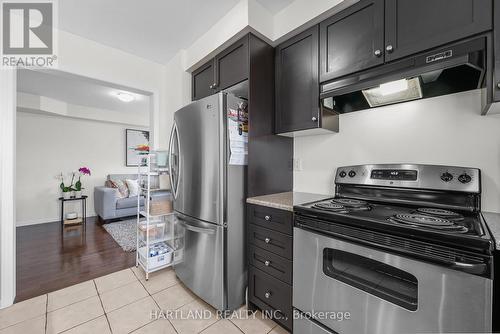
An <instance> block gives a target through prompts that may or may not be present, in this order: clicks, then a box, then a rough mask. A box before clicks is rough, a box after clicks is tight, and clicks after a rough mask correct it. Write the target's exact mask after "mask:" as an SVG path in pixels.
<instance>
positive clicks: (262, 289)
mask: <svg viewBox="0 0 500 334" xmlns="http://www.w3.org/2000/svg"><path fill="white" fill-rule="evenodd" d="M248 272H249V287H248V294H249V298H250V301H251V302H252V303H254V304H255V305H257V306H258V307H260V308H261V309H262V310H263V311H278V312H273V313H271V314H273V315H274V317H277V318H276V319H274V320H275V321H277V322H280V323H282V324H283V325H284V326H285V327H287V328H289V329H290V328H292V323H293V313H292V287H291V286H290V285H288V284H284V283H283V282H281V281H280V280H278V279H276V278H274V277H272V276H270V275H268V274H266V273H264V272H263V271H261V270H259V269H256V268H255V267H253V266H250V267H249V271H248Z"/></svg>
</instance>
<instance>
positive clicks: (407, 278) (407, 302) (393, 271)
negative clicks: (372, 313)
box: [323, 248, 418, 311]
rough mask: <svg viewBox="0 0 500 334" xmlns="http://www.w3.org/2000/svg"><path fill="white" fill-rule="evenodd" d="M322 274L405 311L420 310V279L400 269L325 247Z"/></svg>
mask: <svg viewBox="0 0 500 334" xmlns="http://www.w3.org/2000/svg"><path fill="white" fill-rule="evenodd" d="M323 272H324V273H325V275H327V276H329V277H332V278H334V279H337V280H339V281H341V282H344V283H346V284H349V285H350V286H353V287H355V288H358V289H360V290H363V291H365V292H367V293H369V294H371V295H374V296H377V297H379V298H381V299H384V300H387V301H389V302H391V303H394V304H396V305H399V306H401V307H404V308H405V309H408V310H410V311H416V310H417V307H418V281H417V278H416V277H415V276H413V275H412V274H410V273H407V272H405V271H402V270H400V269H398V268H395V267H392V266H389V265H387V264H385V263H382V262H379V261H375V260H372V259H369V258H366V257H363V256H359V255H357V254H352V253H348V252H345V251H341V250H337V249H331V248H325V249H324V250H323Z"/></svg>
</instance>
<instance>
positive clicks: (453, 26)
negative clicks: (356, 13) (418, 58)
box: [384, 0, 493, 61]
mask: <svg viewBox="0 0 500 334" xmlns="http://www.w3.org/2000/svg"><path fill="white" fill-rule="evenodd" d="M492 6H493V4H492V1H491V0H433V1H415V0H385V47H384V51H385V60H386V61H392V60H395V59H398V58H401V57H405V56H408V55H411V54H415V53H418V52H422V51H425V50H428V49H431V48H434V47H437V46H440V45H443V44H447V43H449V42H453V41H456V40H459V39H462V38H465V37H469V36H472V35H475V34H478V33H481V32H484V31H487V30H490V29H491V28H492V11H493V8H492Z"/></svg>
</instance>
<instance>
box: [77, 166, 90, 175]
mask: <svg viewBox="0 0 500 334" xmlns="http://www.w3.org/2000/svg"><path fill="white" fill-rule="evenodd" d="M78 171H79V172H80V173H81V174H83V175H90V169H89V168H87V167H81V168H80V169H79V170H78Z"/></svg>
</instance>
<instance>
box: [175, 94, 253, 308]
mask: <svg viewBox="0 0 500 334" xmlns="http://www.w3.org/2000/svg"><path fill="white" fill-rule="evenodd" d="M245 103H246V102H244V101H243V100H242V99H240V98H237V97H235V96H234V95H231V94H228V93H219V94H215V95H212V96H209V97H206V98H204V99H202V100H199V101H196V102H193V103H191V104H189V105H188V106H186V107H184V108H182V109H180V110H178V111H177V112H175V115H174V126H173V129H172V133H171V136H170V145H169V146H170V147H169V168H170V178H171V184H172V192H173V196H174V210H175V215H176V219H177V222H178V225H179V226H181V228H182V229H183V232H184V252H183V259H182V260H181V261H179V262H178V263H176V264H174V270H175V273H176V275H177V277H178V278H179V279H180V280H181V281H182V282H183V283H184V284H185V285H186V286H187V287H189V288H190V289H191V290H192V291H193V292H194V293H195V294H197V295H198V296H199V297H200V298H202V299H203V300H204V301H206V302H207V303H209V304H210V305H212V306H213V307H214V308H216V309H218V310H233V309H236V308H238V307H239V306H241V305H242V304H243V303H244V300H245V288H246V282H247V275H246V264H245V237H244V236H245V229H244V218H245V217H244V212H245V210H244V208H245V206H244V205H245V200H246V170H247V168H246V166H245V165H244V162H243V160H242V159H234V158H235V156H233V157H231V154H234V152H232V151H231V147H232V146H231V147H230V144H231V143H230V142H231V139H230V138H233V137H231V136H230V131H234V121H233V120H232V119H230V118H228V111H233V112H234V109H235V108H238V105H240V106H241V105H243V104H245ZM228 123H229V124H231V126H230V127H228ZM240 134H241V132H240ZM233 135H234V133H233ZM243 135H244V133H243ZM240 153H241V152H240ZM242 156H243V155H242V154H240V156H239V157H238V156H237V157H236V158H242ZM230 160H231V163H230ZM234 161H236V164H233V163H234Z"/></svg>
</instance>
